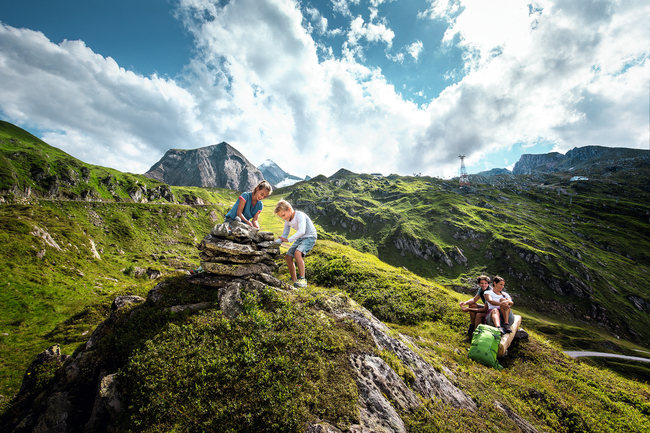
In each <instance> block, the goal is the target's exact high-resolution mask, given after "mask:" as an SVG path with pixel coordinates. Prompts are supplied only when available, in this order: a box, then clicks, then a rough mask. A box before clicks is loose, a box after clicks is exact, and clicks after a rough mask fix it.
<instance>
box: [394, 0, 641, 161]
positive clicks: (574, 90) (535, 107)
mask: <svg viewBox="0 0 650 433" xmlns="http://www.w3.org/2000/svg"><path fill="white" fill-rule="evenodd" d="M632 3H634V5H633V6H632V5H630V3H628V2H611V3H610V2H603V1H600V0H595V1H581V2H569V1H566V2H564V1H560V2H555V3H553V2H541V3H539V4H538V5H539V6H541V7H542V8H543V10H542V12H541V14H540V13H533V14H531V15H530V16H529V9H528V8H527V7H525V6H524V5H523V4H519V5H518V4H516V3H512V2H507V1H505V2H504V1H501V0H495V1H489V2H486V1H480V0H479V1H475V0H461V1H458V2H454V3H451V2H449V3H445V2H436V3H434V4H433V5H432V9H431V10H430V13H431V15H430V16H433V17H434V18H436V19H440V18H442V17H445V16H446V17H447V18H448V19H449V22H450V23H451V24H450V28H449V30H448V31H447V33H446V34H445V41H447V43H450V44H451V43H453V41H454V40H459V41H460V46H461V47H463V48H464V50H465V53H466V56H465V68H466V72H467V75H466V76H465V77H464V78H463V79H462V80H461V81H460V82H459V83H457V84H455V85H453V86H450V87H448V88H447V89H446V90H445V91H443V92H442V94H441V95H440V97H439V98H438V99H436V100H434V101H432V103H431V104H430V105H429V112H430V115H431V117H430V126H429V127H428V129H427V132H426V134H425V135H424V137H423V141H422V143H421V144H420V146H418V148H421V149H422V152H420V153H418V154H417V155H413V156H412V160H410V161H407V163H408V164H414V163H415V162H417V161H422V160H424V161H429V162H430V163H433V162H434V161H436V160H438V159H440V156H441V155H449V157H451V156H452V155H453V154H454V153H456V152H457V151H462V152H463V153H467V154H468V156H469V155H471V154H472V153H476V152H479V151H483V152H487V151H489V149H503V148H507V147H509V146H510V145H511V144H513V143H515V142H523V143H524V144H525V143H535V142H537V141H538V140H539V138H540V137H542V138H544V139H545V140H547V141H551V142H555V143H556V148H555V150H557V151H561V152H565V151H566V150H568V149H571V148H573V147H576V146H584V145H589V144H599V145H605V146H624V147H636V148H646V147H647V145H648V141H649V139H650V137H649V132H648V129H649V128H648V98H647V95H648V93H649V89H648V80H647V77H648V76H649V75H650V74H649V72H650V64H649V62H648V54H649V47H650V41H649V40H648V34H647V30H646V29H647V25H646V24H647V23H646V24H644V23H643V21H644V20H645V18H644V17H646V18H647V16H648V14H649V12H650V8H649V6H648V5H647V4H646V3H645V2H640V1H639V2H632ZM443 6H444V7H443ZM445 8H446V9H445ZM458 11H460V12H458ZM445 14H446V15H445ZM644 77H645V78H644ZM405 165H407V164H405Z"/></svg>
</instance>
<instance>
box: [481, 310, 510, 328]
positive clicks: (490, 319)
mask: <svg viewBox="0 0 650 433" xmlns="http://www.w3.org/2000/svg"><path fill="white" fill-rule="evenodd" d="M496 309H497V310H499V318H500V319H501V326H503V324H504V323H505V318H504V317H503V313H502V312H501V308H499V307H497V308H496ZM491 313H492V310H490V311H489V312H488V315H487V317H486V318H485V321H486V322H487V324H488V325H490V326H495V325H494V321H493V320H492V314H491ZM513 323H515V313H513V312H512V310H510V314H509V315H508V324H510V325H512V324H513Z"/></svg>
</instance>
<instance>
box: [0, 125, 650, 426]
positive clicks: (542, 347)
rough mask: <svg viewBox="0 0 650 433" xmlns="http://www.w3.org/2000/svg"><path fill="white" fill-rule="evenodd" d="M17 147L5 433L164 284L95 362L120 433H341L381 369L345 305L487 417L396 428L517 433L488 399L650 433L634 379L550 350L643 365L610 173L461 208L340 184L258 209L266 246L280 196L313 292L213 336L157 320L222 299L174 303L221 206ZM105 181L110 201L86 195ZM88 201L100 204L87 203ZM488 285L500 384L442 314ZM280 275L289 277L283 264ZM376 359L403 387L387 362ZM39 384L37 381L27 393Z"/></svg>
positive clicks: (8, 176) (212, 324) (441, 189)
mask: <svg viewBox="0 0 650 433" xmlns="http://www.w3.org/2000/svg"><path fill="white" fill-rule="evenodd" d="M21 131H22V130H16V131H14V130H12V129H11V125H8V124H2V125H0V153H1V154H2V155H4V156H3V158H5V159H4V160H3V159H1V158H0V175H1V176H2V177H1V179H4V180H7V182H6V184H5V183H3V184H2V185H4V186H2V187H0V190H3V191H4V192H3V193H2V194H0V197H2V198H3V199H4V202H3V204H2V205H0V255H1V256H2V257H3V260H2V261H0V275H2V276H3V279H2V282H1V283H0V286H2V290H1V291H0V350H1V352H0V353H1V355H0V405H2V406H3V407H4V408H5V409H8V411H7V412H6V413H5V415H4V418H2V419H0V425H2V424H3V420H7V419H9V418H7V417H11V413H13V412H12V410H13V409H15V408H16V407H17V406H7V405H8V404H9V401H10V399H11V396H12V395H14V394H15V393H16V391H17V390H18V388H19V386H20V383H21V380H22V378H23V374H24V372H25V369H26V368H27V366H28V365H29V363H30V362H31V361H32V360H33V359H34V357H35V356H36V355H37V354H38V353H40V352H41V351H42V350H43V349H45V348H46V347H49V346H51V345H52V344H55V343H58V344H60V345H61V348H62V352H63V353H67V354H72V353H73V352H74V351H75V349H78V348H80V347H81V345H83V344H85V342H86V341H87V340H88V338H89V336H90V334H91V333H92V331H93V329H95V327H96V326H97V325H98V324H99V323H100V322H101V321H102V320H104V319H105V318H106V317H107V316H108V314H109V311H110V304H111V302H112V300H113V299H114V297H115V296H117V295H120V294H136V295H140V296H145V295H146V293H147V292H148V291H149V290H150V289H151V288H152V287H153V286H154V285H155V284H157V283H159V282H160V281H162V280H166V281H167V286H166V288H165V293H166V296H167V298H166V300H165V301H164V302H163V303H162V304H161V305H159V306H158V307H157V308H151V307H150V306H147V307H142V308H140V307H138V309H136V310H135V314H136V316H135V317H136V319H134V320H133V321H129V322H128V323H125V324H124V327H123V328H119V330H116V333H115V334H113V337H111V338H109V339H108V340H106V341H105V342H104V343H103V346H102V347H101V350H100V351H99V352H97V355H98V357H99V358H98V360H101V361H102V362H106V364H105V365H106V366H107V368H109V370H111V372H114V371H118V370H119V371H121V372H122V373H123V374H125V375H127V377H129V378H130V380H129V383H130V384H131V388H130V389H129V390H128V392H129V399H130V400H129V401H130V402H132V405H131V407H130V409H129V412H128V415H126V416H125V418H124V419H123V420H122V422H123V426H124V427H125V428H128V429H130V430H132V431H189V430H192V429H194V428H196V425H195V424H194V423H195V421H198V422H199V423H200V425H201V426H203V427H205V428H206V429H209V428H211V426H215V425H225V424H223V423H227V424H228V425H229V426H232V431H245V430H247V429H248V430H249V431H250V430H251V429H256V430H257V431H262V430H263V429H264V428H262V427H263V426H266V427H268V425H269V424H265V423H266V422H271V423H272V424H273V425H274V427H273V428H272V429H270V430H271V431H299V428H300V426H302V425H303V423H304V422H305V421H306V420H309V419H313V418H314V417H318V418H321V419H329V420H332V422H334V424H336V425H337V426H339V427H340V428H343V429H345V428H346V426H349V425H350V424H351V423H353V422H354V420H355V419H356V418H355V417H358V414H357V413H356V412H355V410H354V408H353V406H354V402H355V401H356V397H357V395H356V394H355V392H358V391H356V387H355V386H354V381H353V379H352V378H351V376H350V375H349V372H348V370H347V369H348V368H349V366H348V364H347V361H346V360H347V357H348V356H349V355H350V353H353V352H355V351H372V350H376V349H373V348H372V347H371V346H372V345H371V344H370V341H369V338H368V336H367V335H366V334H365V333H364V332H363V330H361V329H359V328H358V327H356V326H354V325H353V324H351V323H350V322H346V321H340V320H335V319H333V318H332V317H331V316H328V314H329V313H330V312H331V310H332V309H333V308H335V307H337V306H346V308H347V307H350V308H355V307H354V306H355V305H360V306H363V307H365V308H367V309H369V310H370V311H371V312H372V313H373V314H375V315H376V316H377V317H378V318H380V319H381V320H383V321H385V322H387V323H388V324H389V325H390V328H391V329H392V332H393V333H394V335H400V334H401V335H404V336H407V337H408V338H407V340H406V341H408V342H409V345H410V346H413V348H415V349H416V350H417V351H418V353H419V354H421V355H422V356H423V357H424V358H425V359H426V360H427V361H429V362H430V363H431V364H432V365H434V366H436V368H439V369H440V371H444V372H447V371H449V372H451V373H447V374H448V376H449V378H450V379H451V380H452V381H453V382H454V384H456V385H457V386H459V387H460V388H461V389H463V390H464V391H465V392H467V393H468V394H470V396H471V397H472V398H473V399H474V401H476V402H477V404H478V405H479V412H478V413H480V414H481V416H471V415H468V414H467V413H465V412H461V411H458V410H454V409H452V408H450V407H448V406H446V405H444V404H442V403H440V402H436V401H426V402H425V409H426V410H424V409H422V410H418V411H415V412H412V413H400V415H401V416H402V417H403V419H404V420H405V421H406V423H407V426H408V428H409V431H423V432H425V431H468V432H469V431H472V432H473V431H477V430H486V429H489V430H494V431H516V427H515V426H514V424H513V423H512V421H511V420H510V419H509V418H507V417H504V416H503V413H502V412H500V411H499V410H497V409H496V408H495V407H494V404H493V402H494V400H498V401H501V402H506V403H507V404H508V405H509V406H510V407H512V408H513V409H515V410H516V411H517V413H519V414H520V415H521V416H523V417H524V418H525V419H526V420H528V421H529V422H530V423H531V424H532V425H534V426H535V427H537V428H538V429H539V430H540V431H566V432H569V431H572V432H573V431H603V432H606V431H641V430H642V429H647V428H648V427H650V425H649V423H648V419H649V416H650V410H649V409H648V408H649V407H650V399H649V397H648V396H649V395H650V389H649V388H648V386H647V384H645V383H643V382H644V381H647V380H648V378H650V369H648V366H647V365H646V364H641V363H629V362H628V363H623V362H619V361H611V360H606V361H598V360H590V361H587V360H585V361H575V360H572V359H569V358H568V357H566V356H565V355H563V354H562V353H561V352H560V351H559V349H560V348H562V349H564V350H568V349H597V350H601V351H617V352H620V353H628V354H633V355H636V356H640V353H638V352H633V349H640V348H641V347H640V346H636V345H634V344H631V343H628V342H626V341H624V340H626V339H628V340H630V341H636V342H637V343H638V344H642V345H645V346H647V343H645V342H646V341H647V338H646V337H647V336H648V334H649V333H650V332H649V331H647V330H646V328H647V325H648V319H647V314H646V313H647V312H650V302H649V301H648V299H650V298H649V297H648V295H647V289H645V285H644V281H645V278H644V277H645V276H646V275H647V273H648V264H649V263H648V257H649V255H648V251H649V250H648V243H649V241H648V235H647V226H648V218H649V216H648V215H646V212H648V211H650V207H649V205H648V204H647V203H648V202H649V201H648V200H647V198H648V197H647V196H648V192H647V181H644V180H643V178H642V177H641V176H637V177H636V179H637V181H638V183H634V182H632V183H628V184H626V185H625V186H623V179H622V178H620V177H617V176H623V174H621V173H618V172H610V175H609V176H607V178H606V179H601V180H598V179H596V180H592V181H590V182H589V183H570V182H569V181H568V175H566V176H565V175H555V176H529V177H517V179H514V178H513V177H512V176H497V177H494V178H491V179H490V180H489V183H482V184H478V185H475V186H473V187H472V188H470V189H468V190H467V189H463V190H459V189H458V188H457V184H455V183H453V182H446V181H441V180H438V179H430V178H411V177H394V178H392V179H386V178H383V179H375V178H373V177H371V176H367V175H353V174H349V173H348V174H345V173H341V174H340V175H338V176H336V177H333V178H332V179H328V178H325V177H324V176H319V177H317V178H315V179H312V180H311V181H308V182H301V183H299V184H296V185H295V186H293V187H291V188H286V189H281V190H277V191H275V192H274V194H273V195H272V196H271V197H270V198H269V199H267V200H265V206H266V207H265V209H266V210H265V211H264V212H263V214H262V217H261V223H262V227H263V228H264V229H266V230H271V231H273V232H275V233H276V234H279V233H280V232H281V230H282V221H281V220H280V219H279V218H277V217H275V216H273V215H272V208H273V206H274V205H275V203H276V202H277V201H278V200H279V199H280V198H282V197H284V198H287V199H288V200H290V201H291V202H292V203H295V204H296V206H297V207H298V208H299V209H302V210H305V211H306V212H307V213H308V214H310V215H311V216H312V218H313V219H314V221H315V222H316V225H317V228H318V230H319V239H320V240H319V242H318V243H317V247H316V249H315V250H314V253H313V254H312V255H310V256H309V257H308V259H307V277H308V280H309V281H310V287H309V289H307V290H304V291H298V292H291V293H277V292H269V293H265V294H261V295H259V296H258V297H253V298H251V299H248V300H247V308H246V313H245V314H243V315H242V316H240V318H239V319H237V321H235V322H229V321H227V320H226V319H225V318H224V317H223V316H222V314H221V312H220V311H219V310H218V309H217V310H215V309H209V310H207V311H204V312H200V313H199V312H190V313H184V314H172V313H170V312H169V311H168V310H165V308H167V307H169V306H171V305H176V304H182V303H193V302H203V301H214V299H215V296H216V290H206V289H201V288H197V287H195V286H191V285H188V284H187V283H186V282H185V278H184V273H185V272H186V271H187V270H188V269H192V268H195V267H196V266H197V265H198V263H199V259H198V251H197V250H196V243H197V241H198V240H200V239H201V238H202V237H203V236H204V235H205V234H206V233H207V232H208V231H209V230H210V228H211V227H212V226H213V225H214V223H215V222H217V221H219V222H220V221H221V220H222V218H223V214H224V213H225V212H226V211H227V210H228V208H229V207H230V205H231V204H232V203H233V202H234V201H235V199H236V197H237V195H238V193H237V192H235V191H229V190H220V189H202V188H191V187H187V188H186V187H177V188H174V187H172V188H170V191H172V193H173V199H172V201H173V202H176V203H186V204H189V203H191V204H192V206H187V205H180V204H175V203H173V202H172V201H168V200H167V199H165V198H164V197H163V196H162V195H161V196H160V197H159V198H154V199H153V200H149V199H148V198H146V197H145V196H141V197H140V199H139V200H136V198H137V195H136V197H135V198H134V197H132V196H131V195H130V194H129V191H131V193H132V194H133V191H134V188H135V186H137V187H138V188H140V192H141V194H142V193H143V192H144V189H143V188H142V186H143V185H147V191H152V190H155V189H156V188H158V191H161V194H162V193H164V191H165V188H166V186H165V185H163V184H160V185H159V184H156V182H155V181H152V180H151V179H147V178H143V177H142V176H138V175H131V174H124V173H119V172H116V171H111V170H110V169H104V168H102V167H96V166H91V165H88V164H85V163H82V162H80V161H77V160H75V159H74V158H72V157H70V156H69V155H66V154H65V153H63V152H61V151H59V150H58V149H55V148H51V147H49V146H47V145H46V144H45V143H42V142H40V140H38V139H36V138H35V137H33V136H30V135H25V134H26V133H24V131H22V132H21ZM2 134H5V135H2ZM32 145H33V147H30V146H32ZM12 146H15V147H12ZM12 152H13V153H12ZM74 161H77V162H74ZM75 164H78V165H75ZM33 167H36V169H33ZM39 167H40V168H39ZM84 167H86V168H87V172H88V173H89V175H88V179H89V181H85V180H84V176H85V174H84V173H86V170H84ZM39 170H40V171H39ZM48 170H49V172H48ZM66 170H72V171H73V172H74V173H76V174H70V173H71V172H70V171H68V173H69V176H68V177H67V179H70V180H71V182H69V185H68V184H66V183H65V182H63V181H62V179H63V176H64V174H65V171H66ZM637 170H638V173H637V174H639V173H641V174H642V173H643V167H641V168H637ZM39 173H41V175H40V177H39ZM107 173H108V174H110V175H111V176H112V177H111V179H113V181H111V182H112V185H113V186H114V187H115V188H114V189H113V191H110V188H108V186H107V184H106V183H103V182H102V181H101V179H106V177H107ZM75 176H76V179H77V181H76V182H77V184H76V186H74V185H73V183H74V182H72V178H75ZM93 176H94V177H93ZM38 179H41V180H40V181H37V180H38ZM43 179H50V180H43ZM52 179H54V180H52ZM93 179H96V180H97V182H95V183H93V182H94V181H93ZM4 180H2V182H4ZM50 181H51V182H54V183H56V184H58V193H57V194H54V193H53V192H52V191H54V190H53V189H50V187H49V186H48V185H50V186H51V183H50V184H48V183H47V182H50ZM485 182H487V181H485ZM643 182H646V183H645V184H644V183H643ZM26 188H29V189H30V191H31V192H30V194H26V193H25V189H26ZM75 188H77V189H75ZM644 188H645V189H644ZM85 190H88V191H90V190H92V191H95V193H88V195H86V198H85V199H84V197H83V195H84V192H83V191H85ZM165 194H166V193H165ZM48 197H50V198H51V197H56V198H57V199H56V200H51V199H47V198H48ZM142 197H145V199H144V200H143V198H142ZM145 201H148V203H145ZM151 201H153V202H156V203H151ZM157 202H161V203H157ZM201 203H207V204H206V205H201ZM603 205H605V206H603ZM332 241H335V242H332ZM449 264H451V266H450V265H449ZM484 272H486V273H489V274H497V273H499V274H501V275H502V276H504V277H505V278H506V282H507V286H506V287H507V289H508V290H509V291H510V293H512V294H513V296H514V297H515V302H516V310H517V312H518V313H522V315H523V316H524V326H525V328H526V329H527V330H528V331H529V332H530V334H531V338H530V340H528V341H522V342H520V343H519V344H517V345H515V346H513V348H512V350H511V351H510V354H509V356H508V357H507V358H506V359H505V360H504V361H503V364H504V365H505V367H506V370H504V372H501V373H500V372H497V371H496V370H491V369H488V368H486V367H483V366H481V365H478V364H476V363H474V362H472V361H470V360H468V359H467V349H468V347H469V344H468V343H467V342H466V341H463V339H464V337H465V335H464V330H465V329H466V327H467V323H468V318H467V316H466V315H464V314H461V313H460V311H459V309H458V307H457V302H458V301H459V300H464V299H467V298H468V297H469V295H468V293H470V292H471V291H472V290H473V288H472V285H471V280H472V279H473V278H474V277H475V276H476V275H477V274H478V273H484ZM277 276H278V277H279V278H283V279H286V276H287V271H286V266H284V267H282V268H281V269H280V271H279V272H278V274H277ZM449 287H451V288H453V289H455V290H454V291H450V290H449V289H448V288H449ZM269 306H273V308H269ZM604 332H605V333H606V334H607V335H603V333H604ZM617 337H620V338H621V339H620V340H619V339H617ZM608 340H609V341H608ZM199 343H200V344H199ZM195 347H200V349H199V351H198V352H197V351H196V350H194V348H195ZM278 351H281V352H282V353H280V352H278ZM169 353H174V354H176V355H177V356H172V357H168V356H166V354H169ZM197 354H198V355H199V356H195V355H197ZM280 354H281V355H282V356H280ZM378 355H379V356H381V357H382V358H383V359H384V360H385V361H386V362H387V363H388V364H389V365H391V367H392V368H393V369H394V370H395V371H396V372H397V373H398V374H399V375H400V376H401V377H403V378H404V380H405V381H407V382H408V381H409V380H411V379H409V378H411V377H412V373H409V370H408V368H405V367H404V365H402V364H401V363H400V362H399V360H397V359H395V358H394V357H391V354H389V353H378ZM641 356H642V354H641ZM98 362H99V361H98ZM215 365H218V366H219V368H216V367H214V366H215ZM179 366H180V367H182V368H179ZM607 369H611V370H612V371H616V372H618V373H613V372H610V371H608V370H607ZM206 371H208V372H212V373H210V374H208V375H207V376H206V374H205V372H206ZM215 372H216V373H215ZM54 373H55V371H54V370H52V371H45V372H43V377H42V378H39V380H40V382H39V383H40V385H41V386H42V390H47V389H48V386H51V383H50V382H49V380H50V379H51V378H52V377H53V375H54ZM630 378H632V379H634V380H630ZM190 389H191V390H193V391H192V392H191V393H185V390H190ZM215 390H216V391H215ZM215 392H216V394H215ZM90 397H93V396H89V402H88V404H90V403H91V402H92V399H91V398H90ZM93 398H94V397H93ZM14 403H15V404H18V405H20V404H32V402H31V401H30V402H22V403H21V402H14ZM133 408H140V409H138V410H135V409H133ZM179 409H181V410H180V411H179ZM186 415H189V417H188V416H186ZM188 420H190V421H188ZM192 420H193V421H192ZM266 427H265V428H266Z"/></svg>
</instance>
